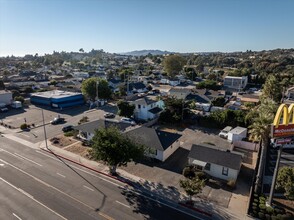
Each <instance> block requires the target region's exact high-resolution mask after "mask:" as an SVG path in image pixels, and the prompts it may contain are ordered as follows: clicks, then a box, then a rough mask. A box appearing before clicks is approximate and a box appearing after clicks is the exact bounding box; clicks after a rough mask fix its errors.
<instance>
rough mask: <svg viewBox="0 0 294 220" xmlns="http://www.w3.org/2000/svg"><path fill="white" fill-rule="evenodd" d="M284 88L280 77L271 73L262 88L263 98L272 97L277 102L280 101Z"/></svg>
mask: <svg viewBox="0 0 294 220" xmlns="http://www.w3.org/2000/svg"><path fill="white" fill-rule="evenodd" d="M281 97H282V88H281V85H280V83H279V81H278V79H277V78H276V77H275V76H274V75H269V76H268V78H267V79H266V81H265V84H264V85H263V88H262V98H270V99H272V100H273V101H275V102H280V100H281Z"/></svg>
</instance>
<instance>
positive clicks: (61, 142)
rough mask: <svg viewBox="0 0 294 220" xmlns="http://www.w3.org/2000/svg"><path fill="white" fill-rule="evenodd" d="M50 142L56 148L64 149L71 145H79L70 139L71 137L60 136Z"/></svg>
mask: <svg viewBox="0 0 294 220" xmlns="http://www.w3.org/2000/svg"><path fill="white" fill-rule="evenodd" d="M50 142H51V144H52V145H54V146H55V147H59V148H64V147H66V146H69V145H71V144H74V143H77V142H78V141H77V140H75V139H73V138H70V137H65V136H63V135H58V136H56V137H54V138H51V139H50Z"/></svg>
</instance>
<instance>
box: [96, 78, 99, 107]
mask: <svg viewBox="0 0 294 220" xmlns="http://www.w3.org/2000/svg"><path fill="white" fill-rule="evenodd" d="M98 87H99V79H97V82H96V97H97V107H98V102H99V96H98Z"/></svg>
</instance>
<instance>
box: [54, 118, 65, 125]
mask: <svg viewBox="0 0 294 220" xmlns="http://www.w3.org/2000/svg"><path fill="white" fill-rule="evenodd" d="M64 121H65V120H64V118H54V119H53V120H52V121H50V123H51V124H52V125H57V124H61V123H63V122H64Z"/></svg>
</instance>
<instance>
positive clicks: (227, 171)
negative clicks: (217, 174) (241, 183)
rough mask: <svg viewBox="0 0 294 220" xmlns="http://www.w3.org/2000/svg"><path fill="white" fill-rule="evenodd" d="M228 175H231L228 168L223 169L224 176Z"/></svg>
mask: <svg viewBox="0 0 294 220" xmlns="http://www.w3.org/2000/svg"><path fill="white" fill-rule="evenodd" d="M228 173H229V168H227V167H223V172H222V174H223V175H224V176H227V175H228Z"/></svg>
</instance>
